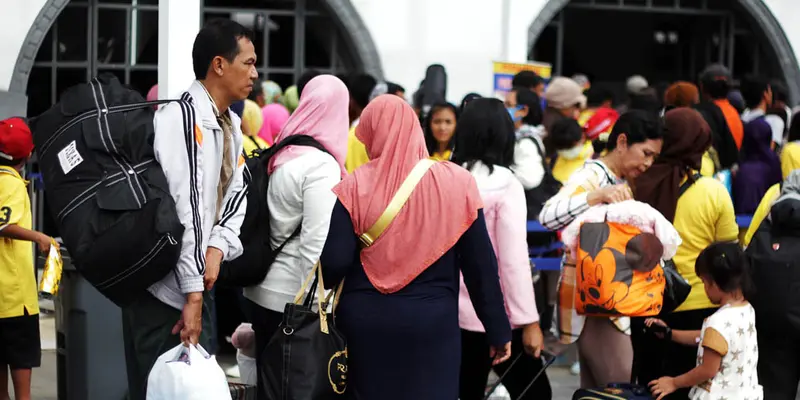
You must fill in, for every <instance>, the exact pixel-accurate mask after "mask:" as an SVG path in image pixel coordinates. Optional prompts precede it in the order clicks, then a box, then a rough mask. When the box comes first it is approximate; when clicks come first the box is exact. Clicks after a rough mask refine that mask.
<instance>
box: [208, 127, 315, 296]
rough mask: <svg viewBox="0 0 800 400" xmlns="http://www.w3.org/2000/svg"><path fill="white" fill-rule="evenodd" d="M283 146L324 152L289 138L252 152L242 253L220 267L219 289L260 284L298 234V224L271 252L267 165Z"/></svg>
mask: <svg viewBox="0 0 800 400" xmlns="http://www.w3.org/2000/svg"><path fill="white" fill-rule="evenodd" d="M286 146H309V147H314V148H316V149H318V150H321V151H324V152H326V153H327V152H328V151H327V150H325V148H324V147H323V146H322V144H320V143H319V142H317V141H316V140H315V139H314V138H312V137H311V136H307V135H292V136H289V137H287V138H286V139H284V140H282V141H281V142H279V143H276V144H275V145H274V146H272V147H270V148H268V149H264V150H258V151H256V152H255V154H254V156H253V157H251V158H248V159H247V161H246V162H245V173H244V181H245V184H247V210H246V211H245V217H244V221H242V227H241V231H240V233H239V240H241V242H242V247H243V248H244V253H242V255H241V256H239V257H237V258H236V259H234V260H231V261H227V262H225V263H224V264H223V265H222V267H221V268H220V271H219V277H218V281H219V283H220V284H222V285H225V286H233V287H246V286H253V285H257V284H259V283H261V282H262V281H263V280H264V278H266V276H267V273H268V272H269V268H270V266H272V263H273V262H274V261H275V257H277V256H278V254H279V253H280V252H281V251H282V250H283V247H284V246H286V244H287V243H289V241H291V240H292V239H294V238H295V237H296V236H297V235H299V234H300V229H301V227H302V223H301V224H300V226H298V227H297V229H296V230H295V231H294V232H293V233H292V235H291V236H289V238H288V239H286V241H285V242H283V244H281V245H280V246H279V247H278V248H277V249H272V246H271V245H270V222H269V207H268V206H267V188H268V186H269V173H267V164H268V163H269V160H270V159H271V158H272V156H274V155H275V154H276V153H277V152H278V150H280V149H282V148H284V147H286Z"/></svg>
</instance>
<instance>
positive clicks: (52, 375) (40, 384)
mask: <svg viewBox="0 0 800 400" xmlns="http://www.w3.org/2000/svg"><path fill="white" fill-rule="evenodd" d="M41 331H42V348H43V351H42V367H41V368H38V369H35V370H34V372H33V393H32V395H33V398H34V399H35V400H67V399H57V397H56V382H57V374H56V352H55V348H56V342H55V319H54V318H52V317H43V318H42V320H41ZM225 361H228V360H224V361H222V363H223V364H225ZM223 366H225V365H223ZM119 373H120V374H124V373H125V371H119ZM548 376H549V378H550V381H551V383H552V385H553V399H569V398H571V397H572V392H574V391H575V389H576V388H577V386H578V379H577V378H576V377H575V376H572V375H570V373H569V371H568V370H567V369H566V368H564V367H551V368H550V370H548ZM11 398H12V399H13V398H14V396H13V395H12V396H11ZM69 400H73V399H69ZM75 400H78V399H75Z"/></svg>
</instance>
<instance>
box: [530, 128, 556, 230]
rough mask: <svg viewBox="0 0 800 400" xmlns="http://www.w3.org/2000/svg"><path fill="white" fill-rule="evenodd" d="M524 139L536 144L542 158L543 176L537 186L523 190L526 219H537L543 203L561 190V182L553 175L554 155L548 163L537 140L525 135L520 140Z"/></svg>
mask: <svg viewBox="0 0 800 400" xmlns="http://www.w3.org/2000/svg"><path fill="white" fill-rule="evenodd" d="M525 139H528V140H531V141H532V142H533V144H534V146H536V151H537V152H539V156H540V157H541V158H542V168H544V176H543V177H542V182H541V183H540V184H539V186H537V187H535V188H533V189H528V190H526V191H525V201H526V203H527V206H528V220H529V221H537V220H539V213H540V212H541V211H542V208H543V207H544V203H546V202H547V200H550V198H551V197H553V196H555V195H556V193H558V191H559V190H561V182H559V181H558V179H556V178H555V177H554V176H553V165H555V157H553V159H552V161H551V162H550V163H549V164H548V163H547V158H546V157H545V152H544V149H542V148H541V146H539V142H538V141H536V139H534V138H532V137H526V138H522V139H520V140H525Z"/></svg>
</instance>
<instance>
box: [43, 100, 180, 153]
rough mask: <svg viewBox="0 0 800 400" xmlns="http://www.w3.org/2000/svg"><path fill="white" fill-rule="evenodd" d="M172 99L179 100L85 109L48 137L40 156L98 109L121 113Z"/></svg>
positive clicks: (161, 101)
mask: <svg viewBox="0 0 800 400" xmlns="http://www.w3.org/2000/svg"><path fill="white" fill-rule="evenodd" d="M172 101H179V100H160V101H146V102H143V103H133V104H124V105H119V106H111V107H108V108H105V109H103V110H98V109H93V110H89V111H84V112H83V113H80V114H78V115H77V116H76V117H74V118H72V119H71V120H69V122H67V123H66V124H65V125H63V126H62V127H61V128H58V130H56V132H55V133H53V136H50V138H49V139H47V141H45V142H44V144H43V145H42V147H41V148H39V149H38V152H39V157H44V155H45V154H46V153H47V150H49V148H50V146H52V145H53V142H54V141H55V140H56V139H58V138H59V137H60V136H61V135H62V134H63V133H64V132H65V131H67V130H68V129H70V128H72V127H73V126H75V125H77V124H79V123H81V122H83V121H85V120H87V119H89V118H92V117H97V113H98V111H104V112H106V113H107V114H116V113H119V112H127V111H134V110H138V109H140V108H146V107H151V106H155V105H159V104H165V103H168V102H172Z"/></svg>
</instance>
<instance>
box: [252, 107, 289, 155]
mask: <svg viewBox="0 0 800 400" xmlns="http://www.w3.org/2000/svg"><path fill="white" fill-rule="evenodd" d="M261 115H262V116H263V117H264V123H263V124H262V125H261V129H260V130H259V131H258V137H260V138H261V139H264V141H265V142H267V144H268V145H270V146H272V144H273V143H274V142H275V137H276V136H278V133H280V131H281V129H283V126H284V125H285V124H286V121H287V120H288V119H289V110H287V109H286V107H284V106H283V104H277V103H273V104H267V105H266V106H264V108H262V109H261Z"/></svg>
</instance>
